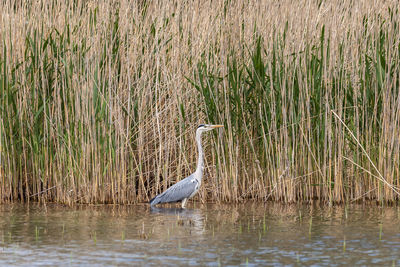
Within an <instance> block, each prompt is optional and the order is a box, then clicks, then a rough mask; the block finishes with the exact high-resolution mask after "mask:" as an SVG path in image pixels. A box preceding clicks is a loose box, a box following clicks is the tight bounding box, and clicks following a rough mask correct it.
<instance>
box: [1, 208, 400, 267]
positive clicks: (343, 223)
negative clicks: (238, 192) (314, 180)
mask: <svg viewBox="0 0 400 267" xmlns="http://www.w3.org/2000/svg"><path fill="white" fill-rule="evenodd" d="M170 207H171V208H163V209H162V208H160V209H155V210H150V208H149V207H148V206H147V205H126V206H108V205H102V206H77V207H64V206H60V205H46V206H45V205H38V204H31V205H29V206H28V205H21V204H18V205H16V204H14V205H2V206H1V205H0V265H2V266H4V265H14V266H15V265H24V266H34V265H48V266H76V265H88V264H91V265H97V266H110V265H114V266H116V265H118V266H128V265H129V266H132V265H149V266H151V265H153V266H160V264H162V265H163V266H166V265H169V266H176V265H203V266H207V265H208V266H237V265H243V266H260V265H276V266H280V265H288V266H303V265H329V266H335V265H336V266H339V265H380V266H399V265H400V256H399V255H400V208H399V207H378V206H375V205H366V206H360V205H351V206H347V207H344V206H334V207H327V206H318V205H279V204H271V203H267V204H241V205H199V204H196V205H194V204H193V203H189V205H188V209H186V210H181V209H174V208H172V207H174V206H170Z"/></svg>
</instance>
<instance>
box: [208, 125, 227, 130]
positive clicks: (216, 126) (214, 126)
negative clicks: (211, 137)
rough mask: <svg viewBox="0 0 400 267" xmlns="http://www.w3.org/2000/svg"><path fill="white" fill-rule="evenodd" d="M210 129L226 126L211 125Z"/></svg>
mask: <svg viewBox="0 0 400 267" xmlns="http://www.w3.org/2000/svg"><path fill="white" fill-rule="evenodd" d="M210 127H211V128H213V129H215V128H221V127H224V125H222V124H217V125H211V126H210Z"/></svg>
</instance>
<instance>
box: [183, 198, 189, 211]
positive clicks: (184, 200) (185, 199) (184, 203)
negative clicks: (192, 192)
mask: <svg viewBox="0 0 400 267" xmlns="http://www.w3.org/2000/svg"><path fill="white" fill-rule="evenodd" d="M187 200H188V199H187V198H184V199H182V209H184V208H185V206H186V201H187Z"/></svg>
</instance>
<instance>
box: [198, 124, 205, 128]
mask: <svg viewBox="0 0 400 267" xmlns="http://www.w3.org/2000/svg"><path fill="white" fill-rule="evenodd" d="M204 126H205V125H204V124H200V125H199V127H197V128H200V127H204Z"/></svg>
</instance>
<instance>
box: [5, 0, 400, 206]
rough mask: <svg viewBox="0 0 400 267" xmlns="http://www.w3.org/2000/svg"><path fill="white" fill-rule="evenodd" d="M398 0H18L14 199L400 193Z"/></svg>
mask: <svg viewBox="0 0 400 267" xmlns="http://www.w3.org/2000/svg"><path fill="white" fill-rule="evenodd" d="M399 15H400V14H399V10H398V3H397V1H383V2H379V3H375V2H373V1H368V0H362V1H356V2H354V1H352V2H346V1H306V0H302V1H289V0H285V1H279V2H275V1H217V2H215V1H212V2H209V1H192V2H190V1H189V2H186V1H163V2H157V1H151V2H142V1H115V2H108V1H105V2H90V1H89V2H88V1H52V2H48V1H33V2H30V3H29V2H27V3H25V2H23V1H22V2H19V3H13V2H12V1H3V2H1V3H0V20H1V24H0V25H1V26H0V199H1V200H0V201H2V202H7V201H42V202H47V201H55V202H62V203H68V204H73V203H133V202H138V201H146V200H148V199H149V198H150V197H152V196H154V195H155V194H157V193H159V192H161V191H162V190H164V189H165V188H167V187H168V186H169V185H171V184H172V183H175V182H176V181H178V180H179V179H181V178H183V177H185V176H186V175H188V174H190V172H191V171H193V168H194V167H195V162H196V157H197V151H196V149H195V144H194V141H193V139H194V131H195V129H196V127H197V124H200V123H204V122H206V123H223V124H224V125H225V128H224V131H223V132H219V133H214V134H213V135H212V134H211V135H208V136H205V137H204V145H205V147H206V177H205V182H204V186H203V187H202V189H201V190H200V194H199V196H198V197H197V199H199V200H201V201H217V202H219V201H233V202H236V201H242V200H246V199H257V200H261V201H266V200H275V201H283V202H295V201H311V200H313V199H319V200H322V201H324V202H329V203H336V202H344V201H363V200H367V199H372V200H377V201H382V202H393V201H398V199H399V195H398V193H397V192H399V190H400V189H399V187H400V178H399V177H400V141H399V139H400V125H399V124H400V91H399V85H400V84H399V80H400V69H399V61H400V34H399V22H400V19H399V17H400V16H399Z"/></svg>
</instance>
